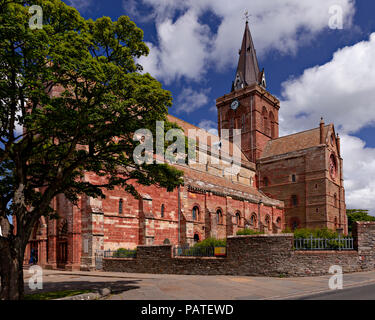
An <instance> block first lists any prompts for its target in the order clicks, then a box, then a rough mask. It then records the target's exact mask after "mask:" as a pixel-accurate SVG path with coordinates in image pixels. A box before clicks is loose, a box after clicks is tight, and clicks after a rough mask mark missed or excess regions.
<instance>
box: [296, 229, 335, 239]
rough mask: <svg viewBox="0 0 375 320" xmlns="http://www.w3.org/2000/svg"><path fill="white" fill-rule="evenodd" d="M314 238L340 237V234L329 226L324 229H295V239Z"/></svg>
mask: <svg viewBox="0 0 375 320" xmlns="http://www.w3.org/2000/svg"><path fill="white" fill-rule="evenodd" d="M311 236H312V237H313V238H322V239H336V238H338V237H339V234H338V233H337V232H335V231H333V230H329V229H327V228H324V229H296V230H294V238H295V239H308V238H310V237H311Z"/></svg>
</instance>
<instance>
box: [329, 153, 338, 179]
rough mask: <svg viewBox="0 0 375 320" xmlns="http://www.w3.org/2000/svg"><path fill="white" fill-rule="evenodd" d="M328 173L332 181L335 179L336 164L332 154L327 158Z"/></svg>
mask: <svg viewBox="0 0 375 320" xmlns="http://www.w3.org/2000/svg"><path fill="white" fill-rule="evenodd" d="M329 173H330V174H331V177H332V179H335V178H336V174H337V162H336V157H335V155H334V154H331V156H330V158H329Z"/></svg>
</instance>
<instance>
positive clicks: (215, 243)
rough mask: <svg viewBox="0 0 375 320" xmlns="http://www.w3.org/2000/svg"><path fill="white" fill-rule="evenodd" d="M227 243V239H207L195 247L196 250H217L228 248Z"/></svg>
mask: <svg viewBox="0 0 375 320" xmlns="http://www.w3.org/2000/svg"><path fill="white" fill-rule="evenodd" d="M226 246H227V241H226V239H215V238H207V239H204V240H203V241H201V242H198V243H196V244H195V245H194V248H215V247H226Z"/></svg>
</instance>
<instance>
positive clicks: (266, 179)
mask: <svg viewBox="0 0 375 320" xmlns="http://www.w3.org/2000/svg"><path fill="white" fill-rule="evenodd" d="M269 183H270V182H269V180H268V178H267V177H264V178H263V186H264V187H268V185H269Z"/></svg>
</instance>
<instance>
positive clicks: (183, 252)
mask: <svg viewBox="0 0 375 320" xmlns="http://www.w3.org/2000/svg"><path fill="white" fill-rule="evenodd" d="M174 256H175V257H214V256H215V248H213V247H188V246H178V247H175V248H174Z"/></svg>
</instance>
